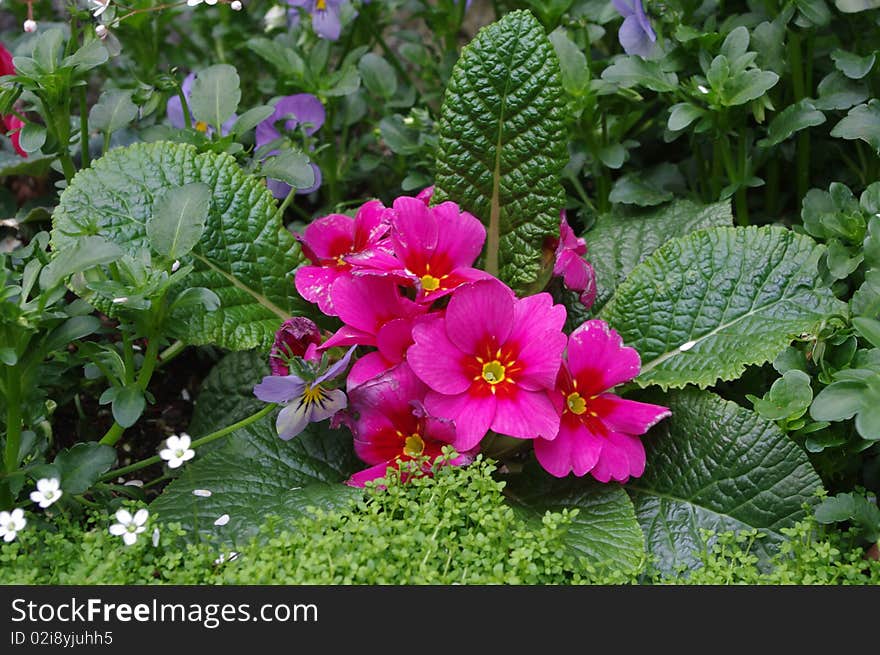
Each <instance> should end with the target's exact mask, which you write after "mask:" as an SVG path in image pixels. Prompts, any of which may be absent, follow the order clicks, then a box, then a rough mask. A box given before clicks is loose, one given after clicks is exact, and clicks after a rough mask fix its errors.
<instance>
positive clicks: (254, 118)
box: [232, 105, 275, 134]
mask: <svg viewBox="0 0 880 655" xmlns="http://www.w3.org/2000/svg"><path fill="white" fill-rule="evenodd" d="M274 113H275V108H274V107H272V106H270V105H259V106H257V107H253V108H251V109H248V110H247V111H246V112H244V113H243V114H242V115H241V116H239V117H238V120H237V121H235V125H234V126H233V128H232V131H233V132H234V133H235V134H244V133H245V132H248V131H249V130H252V129H254V128H255V127H256V126H257V125H259V124H260V123H262V122H263V121H264V120H266V119H267V118H269V116H271V115H272V114H274Z"/></svg>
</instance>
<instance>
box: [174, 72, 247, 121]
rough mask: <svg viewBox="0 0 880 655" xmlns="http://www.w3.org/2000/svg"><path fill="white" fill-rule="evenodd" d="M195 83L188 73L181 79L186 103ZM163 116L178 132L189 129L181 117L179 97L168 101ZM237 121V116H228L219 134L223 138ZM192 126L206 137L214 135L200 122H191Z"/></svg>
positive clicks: (194, 78) (181, 107)
mask: <svg viewBox="0 0 880 655" xmlns="http://www.w3.org/2000/svg"><path fill="white" fill-rule="evenodd" d="M195 81H196V74H195V73H190V74H189V75H187V76H186V77H185V78H183V84H181V85H180V87H181V89H182V90H183V95H184V97H185V98H186V100H187V102H189V99H190V98H191V97H192V85H193V82H195ZM165 114H166V115H167V116H168V122H169V123H171V124H172V125H173V126H174V127H176V128H177V129H178V130H183V129H185V128H187V127H189V126H188V125H187V124H186V119H185V118H184V115H183V104H182V103H181V102H180V96H177V95H175V96H172V97H171V98H169V99H168V104H167V105H166V106H165ZM237 120H238V115H237V114H233V115H232V116H230V117H229V120H227V121H226V122H225V123H223V125H222V126H221V127H220V133H221V134H222V135H223V136H226V135H227V134H229V132H230V131H232V127H233V126H234V125H235V121H237ZM192 126H193V127H194V128H196V129H197V130H198V131H199V132H204V133H205V134H206V135H207V136H211V135H212V134H213V133H214V128H213V127H211V126H210V125H208V124H207V123H203V122H201V121H193V125H192Z"/></svg>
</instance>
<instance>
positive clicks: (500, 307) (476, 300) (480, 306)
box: [446, 280, 515, 354]
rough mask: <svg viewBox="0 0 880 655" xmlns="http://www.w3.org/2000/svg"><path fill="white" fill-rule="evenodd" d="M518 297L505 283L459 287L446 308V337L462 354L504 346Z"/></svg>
mask: <svg viewBox="0 0 880 655" xmlns="http://www.w3.org/2000/svg"><path fill="white" fill-rule="evenodd" d="M514 302H515V296H514V295H513V291H511V290H510V289H509V288H508V287H507V286H506V285H505V284H504V283H503V282H500V281H498V280H480V281H478V282H472V283H470V284H466V285H464V286H461V287H459V288H458V289H457V290H456V291H455V293H453V294H452V298H451V299H450V300H449V306H448V307H447V308H446V333H447V335H448V336H449V339H450V341H452V343H454V344H455V345H456V346H458V348H459V349H460V350H462V351H463V352H465V353H468V354H474V353H476V352H477V350H478V349H480V348H482V347H484V346H486V345H487V344H489V346H490V347H491V348H493V349H494V348H498V347H500V346H502V345H503V344H504V343H505V342H506V341H507V337H508V336H509V335H510V330H511V326H512V324H513V307H514Z"/></svg>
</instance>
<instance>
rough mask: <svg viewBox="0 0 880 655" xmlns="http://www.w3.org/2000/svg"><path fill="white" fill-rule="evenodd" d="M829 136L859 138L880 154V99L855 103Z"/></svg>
mask: <svg viewBox="0 0 880 655" xmlns="http://www.w3.org/2000/svg"><path fill="white" fill-rule="evenodd" d="M831 136H836V137H840V138H841V139H848V140H850V141H853V140H856V139H860V140H862V141H864V142H865V143H867V144H868V145H869V146H871V147H872V148H873V149H874V150H875V151H876V152H877V153H878V154H880V100H876V99H873V100H871V101H869V102H868V103H867V104H863V105H857V106H855V107H853V108H852V109H850V110H849V113H847V115H846V116H844V117H843V119H841V121H840V122H839V123H838V124H837V125H835V126H834V128H833V129H832V130H831Z"/></svg>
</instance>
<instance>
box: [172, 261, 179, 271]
mask: <svg viewBox="0 0 880 655" xmlns="http://www.w3.org/2000/svg"><path fill="white" fill-rule="evenodd" d="M179 268H180V260H179V259H175V260H174V263H173V264H171V272H172V273H176V272H177V269H179Z"/></svg>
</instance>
